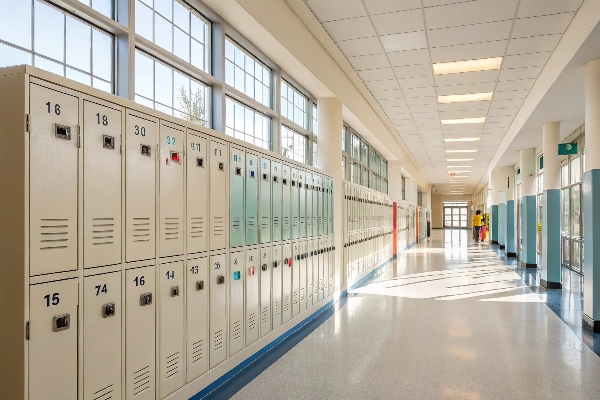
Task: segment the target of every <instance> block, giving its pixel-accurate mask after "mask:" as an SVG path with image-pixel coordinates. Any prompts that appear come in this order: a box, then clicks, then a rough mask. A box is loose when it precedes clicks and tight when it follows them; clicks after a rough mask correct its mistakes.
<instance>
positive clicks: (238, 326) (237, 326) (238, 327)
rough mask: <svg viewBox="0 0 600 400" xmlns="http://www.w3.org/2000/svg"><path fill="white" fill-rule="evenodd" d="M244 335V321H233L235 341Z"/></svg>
mask: <svg viewBox="0 0 600 400" xmlns="http://www.w3.org/2000/svg"><path fill="white" fill-rule="evenodd" d="M241 337H242V321H240V320H237V321H235V322H234V323H233V341H234V342H235V341H236V340H239V339H241Z"/></svg>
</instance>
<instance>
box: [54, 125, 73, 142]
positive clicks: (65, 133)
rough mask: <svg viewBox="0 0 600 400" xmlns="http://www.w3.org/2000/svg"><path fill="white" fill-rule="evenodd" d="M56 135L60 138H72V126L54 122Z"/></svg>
mask: <svg viewBox="0 0 600 400" xmlns="http://www.w3.org/2000/svg"><path fill="white" fill-rule="evenodd" d="M54 136H55V137H57V138H59V139H65V140H71V127H70V126H64V125H59V124H54Z"/></svg>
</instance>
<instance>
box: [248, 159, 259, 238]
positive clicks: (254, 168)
mask: <svg viewBox="0 0 600 400" xmlns="http://www.w3.org/2000/svg"><path fill="white" fill-rule="evenodd" d="M258 160H259V158H258V156H257V155H256V154H252V153H246V245H247V246H251V245H254V244H257V243H258V182H259V179H258V178H259V173H258Z"/></svg>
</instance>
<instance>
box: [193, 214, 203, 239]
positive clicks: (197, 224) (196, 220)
mask: <svg viewBox="0 0 600 400" xmlns="http://www.w3.org/2000/svg"><path fill="white" fill-rule="evenodd" d="M190 219H191V222H190V235H191V236H192V238H201V237H204V217H192V218H190Z"/></svg>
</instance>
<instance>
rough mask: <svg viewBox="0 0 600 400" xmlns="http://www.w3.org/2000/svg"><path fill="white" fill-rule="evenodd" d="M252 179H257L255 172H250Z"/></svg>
mask: <svg viewBox="0 0 600 400" xmlns="http://www.w3.org/2000/svg"><path fill="white" fill-rule="evenodd" d="M250 178H252V179H255V178H256V177H255V176H254V171H250Z"/></svg>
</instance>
